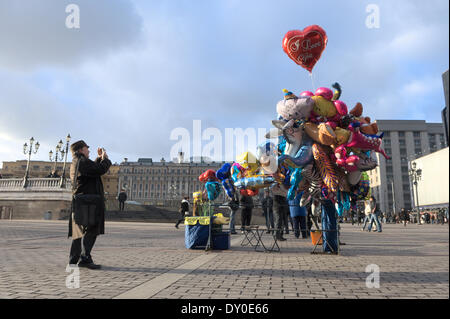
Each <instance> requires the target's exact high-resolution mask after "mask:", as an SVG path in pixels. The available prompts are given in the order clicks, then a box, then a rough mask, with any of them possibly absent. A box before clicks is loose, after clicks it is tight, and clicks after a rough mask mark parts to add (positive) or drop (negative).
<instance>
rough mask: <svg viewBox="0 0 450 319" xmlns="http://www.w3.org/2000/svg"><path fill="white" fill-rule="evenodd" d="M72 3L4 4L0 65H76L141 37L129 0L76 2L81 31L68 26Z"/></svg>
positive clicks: (1, 8) (0, 12)
mask: <svg viewBox="0 0 450 319" xmlns="http://www.w3.org/2000/svg"><path fill="white" fill-rule="evenodd" d="M31 3H32V5H31ZM71 3H73V1H70V0H34V1H30V2H28V3H27V4H25V3H22V2H20V1H1V2H0V39H1V50H0V67H4V68H9V69H19V70H28V69H30V68H35V67H43V66H50V65H59V66H64V67H67V66H72V65H74V64H75V65H76V64H79V63H80V62H82V61H83V60H84V59H92V58H103V57H104V56H105V55H107V54H109V53H112V52H113V51H117V50H120V49H121V48H123V47H125V46H128V45H130V44H133V43H135V42H136V40H137V39H138V38H139V35H140V29H141V19H140V17H139V16H138V15H137V13H136V12H135V10H134V9H133V8H134V7H133V6H132V5H131V2H130V1H129V0H115V1H107V0H95V1H90V0H77V1H76V4H77V5H78V6H79V8H80V28H79V29H68V28H67V27H66V24H65V21H66V17H67V16H68V13H66V12H65V8H66V6H67V5H69V4H71Z"/></svg>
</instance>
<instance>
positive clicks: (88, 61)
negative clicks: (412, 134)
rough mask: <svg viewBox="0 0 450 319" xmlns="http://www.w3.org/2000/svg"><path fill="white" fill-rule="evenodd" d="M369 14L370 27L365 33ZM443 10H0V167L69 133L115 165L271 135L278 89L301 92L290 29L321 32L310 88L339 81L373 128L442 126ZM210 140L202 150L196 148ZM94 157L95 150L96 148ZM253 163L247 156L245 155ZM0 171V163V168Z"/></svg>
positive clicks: (164, 5)
mask: <svg viewBox="0 0 450 319" xmlns="http://www.w3.org/2000/svg"><path fill="white" fill-rule="evenodd" d="M71 3H74V4H77V5H78V6H79V8H80V28H79V29H68V28H67V27H66V24H65V22H66V17H67V16H68V15H69V13H66V12H65V9H66V6H67V5H68V4H71ZM369 4H376V5H377V6H378V7H379V9H380V26H379V28H367V26H366V19H367V16H368V15H369V14H370V13H368V12H366V7H367V5H369ZM448 6H449V2H448V1H447V0H434V1H391V0H387V1H375V0H372V1H353V0H347V1H339V2H336V1H332V0H330V1H300V0H297V1H261V0H259V1H249V0H246V1H237V0H226V1H225V0H216V1H210V0H204V1H201V0H196V1H192V0H186V1H181V0H173V1H163V0H161V1H157V0H155V1H144V0H95V1H94V0H71V1H64V0H30V1H26V2H25V1H14V0H0V108H1V113H0V162H1V161H9V160H17V159H24V158H25V155H23V153H22V145H23V143H25V142H26V141H27V140H29V138H30V137H31V136H33V137H34V138H35V139H37V140H38V141H39V142H40V144H41V149H40V150H39V152H38V154H37V155H35V156H33V159H39V160H47V159H48V152H49V150H50V149H51V148H53V149H54V147H55V146H56V144H57V142H58V141H59V140H60V139H64V137H65V136H66V135H67V133H70V134H71V135H72V137H73V141H75V140H78V139H84V140H85V141H86V142H87V143H88V144H89V145H90V146H91V148H95V147H97V146H104V147H105V148H106V149H107V151H108V152H109V154H110V157H111V159H112V160H113V162H121V161H122V159H123V158H124V157H128V158H129V160H133V161H134V160H137V158H138V157H152V158H153V159H154V160H160V159H161V157H165V158H166V159H168V158H169V152H170V150H171V147H172V146H173V145H174V144H175V143H176V141H171V140H170V133H171V131H173V130H174V129H175V128H179V127H183V128H186V129H187V130H189V131H190V132H192V130H193V128H192V126H193V120H201V121H202V122H201V124H202V129H206V128H207V127H214V128H218V129H219V130H220V131H221V132H224V130H225V128H243V129H245V128H270V121H271V120H272V119H275V117H276V112H275V106H276V103H277V101H279V100H280V99H282V98H283V94H282V92H281V90H282V89H283V88H287V89H289V90H291V91H293V92H294V93H299V92H301V91H303V90H313V83H312V81H311V77H310V76H309V73H308V72H307V71H306V70H305V69H302V68H301V67H299V66H297V65H296V64H295V63H294V62H293V61H292V60H290V59H289V58H288V56H287V55H286V54H285V53H284V52H283V49H282V46H281V42H282V39H283V36H284V34H285V33H286V32H287V31H289V30H294V29H303V28H305V27H306V26H308V25H311V24H318V25H320V26H321V27H322V28H323V29H325V31H326V32H327V35H328V46H327V48H326V50H325V51H324V53H323V54H322V57H321V59H320V61H319V62H318V63H317V64H316V66H315V68H314V70H313V79H314V87H315V88H317V87H320V86H326V87H331V84H332V83H334V82H336V81H337V82H339V83H340V84H341V86H342V88H343V94H342V97H341V100H343V101H344V102H345V103H346V104H347V105H348V106H349V108H351V107H352V106H354V105H355V104H356V102H358V101H360V102H362V104H363V106H364V114H365V115H366V116H370V117H371V118H372V119H420V120H423V119H424V120H426V121H428V122H441V116H440V111H441V109H442V108H443V106H444V94H443V87H442V78H441V77H442V73H443V72H444V71H446V70H447V69H448V60H449V42H448V38H449V34H448V32H449V31H448V30H449V16H448V10H449V8H448ZM207 143H208V141H203V144H207ZM94 151H95V150H94ZM252 151H253V150H252ZM0 165H1V164H0Z"/></svg>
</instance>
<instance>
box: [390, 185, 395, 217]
mask: <svg viewBox="0 0 450 319" xmlns="http://www.w3.org/2000/svg"><path fill="white" fill-rule="evenodd" d="M391 188H392V212H393V213H394V216H395V190H394V180H393V179H392V180H391Z"/></svg>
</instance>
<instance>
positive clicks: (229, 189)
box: [222, 178, 235, 198]
mask: <svg viewBox="0 0 450 319" xmlns="http://www.w3.org/2000/svg"><path fill="white" fill-rule="evenodd" d="M222 187H223V189H224V190H225V192H226V193H227V196H228V197H230V198H233V197H234V193H235V189H234V185H233V183H232V182H231V180H230V179H228V178H227V179H225V180H223V181H222Z"/></svg>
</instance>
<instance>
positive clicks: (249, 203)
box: [241, 195, 254, 209]
mask: <svg viewBox="0 0 450 319" xmlns="http://www.w3.org/2000/svg"><path fill="white" fill-rule="evenodd" d="M241 206H243V208H244V209H253V207H254V205H253V198H251V197H250V196H244V195H242V196H241Z"/></svg>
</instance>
